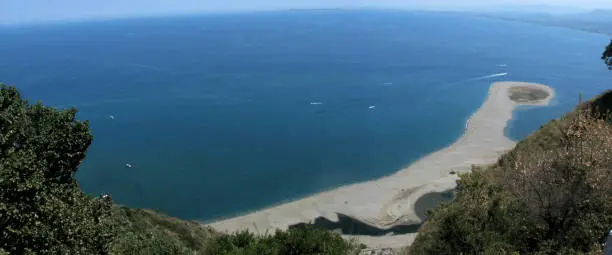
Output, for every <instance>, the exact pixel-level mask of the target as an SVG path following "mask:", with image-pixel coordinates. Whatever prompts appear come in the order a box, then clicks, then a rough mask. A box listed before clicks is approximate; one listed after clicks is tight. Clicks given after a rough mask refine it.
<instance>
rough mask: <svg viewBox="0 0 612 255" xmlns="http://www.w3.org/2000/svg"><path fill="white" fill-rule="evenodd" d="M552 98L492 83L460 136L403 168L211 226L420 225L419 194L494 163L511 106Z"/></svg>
mask: <svg viewBox="0 0 612 255" xmlns="http://www.w3.org/2000/svg"><path fill="white" fill-rule="evenodd" d="M511 89H512V93H513V94H512V95H513V98H521V99H525V98H530V97H520V96H519V97H516V93H518V92H520V91H521V89H523V90H524V91H526V93H527V92H533V91H534V90H539V94H538V95H539V96H540V97H544V98H538V99H535V100H534V99H533V98H532V99H531V100H516V99H515V100H516V101H513V100H511V99H510V93H511V92H510V90H511ZM543 92H546V93H543ZM542 95H544V96H542ZM553 97H554V91H553V89H551V88H550V87H548V86H545V85H541V84H534V83H524V82H499V83H494V84H492V85H491V87H490V89H489V94H488V97H487V99H486V100H485V102H484V103H483V104H482V106H481V107H480V108H479V109H478V110H477V111H476V112H474V114H473V115H472V116H471V117H470V118H469V119H468V120H467V123H466V130H465V133H464V134H463V136H461V137H460V138H459V139H458V140H457V141H456V142H455V143H453V144H452V145H450V146H448V147H446V148H443V149H441V150H438V151H436V152H433V153H431V154H429V155H427V156H425V157H423V158H421V159H420V160H418V161H416V162H414V163H413V164H411V165H410V166H409V167H407V168H404V169H401V170H399V171H397V172H396V173H394V174H392V175H389V176H387V177H383V178H380V179H377V180H372V181H367V182H362V183H357V184H352V185H347V186H343V187H339V188H337V189H333V190H329V191H325V192H322V193H319V194H315V195H312V196H309V197H306V198H303V199H300V200H296V201H293V202H290V203H286V204H282V205H278V206H274V207H271V208H267V209H263V210H260V211H257V212H253V213H250V214H247V215H244V216H239V217H236V218H231V219H226V220H222V221H218V222H214V223H211V224H209V225H210V226H212V227H213V228H215V229H217V230H220V231H228V232H234V231H236V230H241V229H249V230H251V231H254V232H256V233H265V232H266V231H267V232H271V231H273V230H275V229H287V228H288V227H289V226H291V225H294V224H298V223H309V222H313V221H314V220H315V219H317V218H319V217H325V218H326V219H328V220H330V221H338V213H339V214H343V215H346V216H349V217H351V218H353V219H355V220H358V221H360V222H363V223H365V224H367V225H370V226H373V227H376V228H379V229H390V228H393V227H396V226H400V225H411V224H420V223H421V219H420V218H419V217H418V216H417V215H416V213H415V208H414V204H415V202H416V201H417V200H418V199H419V198H420V197H421V196H422V195H424V194H427V193H430V192H442V191H446V190H449V189H452V188H454V187H455V186H456V180H457V178H458V177H457V175H456V174H451V172H457V173H459V172H465V171H469V170H470V168H471V165H483V164H490V163H494V162H495V161H496V159H497V158H498V157H499V155H500V154H502V153H504V152H505V151H507V150H509V149H512V148H513V147H514V145H515V142H514V141H512V140H510V139H509V138H507V137H506V136H505V135H504V129H505V127H506V125H507V122H508V121H509V120H510V119H511V118H512V112H513V111H514V109H515V108H516V107H518V106H522V105H532V106H542V105H548V104H549V102H550V100H551V99H552V98H553ZM228 192H231V191H228ZM235 202H236V203H239V202H240V201H235ZM415 236H416V233H408V234H396V235H393V234H387V235H379V236H366V235H357V236H356V235H345V237H347V238H350V237H356V238H357V239H358V241H360V242H362V243H364V244H366V245H367V246H369V247H391V248H397V247H403V246H407V245H409V244H410V243H412V241H413V240H414V238H415Z"/></svg>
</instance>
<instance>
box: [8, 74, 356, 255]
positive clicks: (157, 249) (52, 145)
mask: <svg viewBox="0 0 612 255" xmlns="http://www.w3.org/2000/svg"><path fill="white" fill-rule="evenodd" d="M75 116H76V109H74V108H73V109H67V110H58V109H56V108H52V107H46V106H44V105H42V104H41V103H40V102H39V103H36V104H30V103H28V102H27V101H26V100H24V99H23V98H21V96H20V94H19V92H18V91H17V89H16V88H15V87H9V86H5V85H2V84H0V254H6V253H8V254H130V255H131V254H143V255H144V254H147V255H148V254H271V255H273V254H348V253H349V252H351V251H352V250H354V247H356V246H353V245H352V244H351V243H349V242H347V241H345V240H344V239H342V238H341V237H340V235H338V234H336V233H332V232H327V231H323V230H316V229H292V230H289V231H278V232H276V233H274V234H273V235H264V236H255V235H253V234H250V233H248V232H240V233H235V234H231V235H228V234H221V233H217V232H215V231H213V230H212V229H209V228H206V227H204V226H202V225H201V224H200V223H198V222H195V221H184V220H180V219H176V218H172V217H168V216H166V215H164V214H162V213H157V212H153V211H150V210H144V209H134V208H129V207H124V206H118V205H115V204H113V201H112V200H111V198H110V197H99V198H97V197H92V196H89V195H87V194H84V193H83V192H82V191H81V190H80V189H79V186H78V183H77V181H76V180H75V178H74V176H75V173H76V172H77V170H78V166H79V164H80V163H81V162H82V161H83V160H84V159H85V154H86V151H87V148H88V147H89V145H90V144H91V143H92V139H93V137H92V135H91V133H90V130H89V125H88V122H87V121H78V120H76V117H75Z"/></svg>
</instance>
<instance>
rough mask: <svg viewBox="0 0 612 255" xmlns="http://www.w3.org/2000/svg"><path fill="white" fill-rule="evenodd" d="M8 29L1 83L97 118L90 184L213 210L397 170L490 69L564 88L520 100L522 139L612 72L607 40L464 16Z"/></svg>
mask: <svg viewBox="0 0 612 255" xmlns="http://www.w3.org/2000/svg"><path fill="white" fill-rule="evenodd" d="M0 38H2V40H0V56H2V61H0V80H2V81H3V82H5V83H9V84H15V85H16V86H17V87H19V88H20V89H21V90H22V91H23V92H24V94H25V95H26V96H27V97H28V98H30V99H32V100H42V101H43V102H44V103H46V104H50V105H55V106H58V107H66V106H77V107H78V108H79V110H80V113H79V117H80V118H81V119H88V120H90V121H91V127H92V129H93V133H94V135H95V141H94V144H93V145H92V147H91V148H90V150H89V153H88V157H87V159H86V162H85V163H84V164H83V166H82V167H81V169H80V171H79V173H78V176H77V178H78V179H79V181H80V184H81V186H82V187H83V188H84V189H85V191H87V192H89V193H91V194H98V193H101V192H109V193H110V194H111V195H112V196H113V198H114V199H115V200H116V202H118V203H122V204H127V205H131V206H136V207H147V208H154V209H159V210H162V211H165V212H167V213H168V214H170V215H172V216H178V217H183V218H187V219H197V220H204V221H208V220H212V219H216V218H219V217H228V216H231V215H236V214H239V213H244V212H246V211H250V210H256V209H260V208H263V207H267V206H270V205H273V204H277V203H280V202H282V201H287V200H292V199H296V198H299V197H303V196H306V195H308V194H313V193H316V192H319V191H322V190H325V189H330V188H334V187H338V186H340V185H344V184H349V183H354V182H359V181H364V180H369V179H373V178H378V177H382V176H385V175H389V174H391V173H393V172H394V171H396V170H398V169H400V168H402V167H404V166H406V165H408V164H410V162H412V161H414V160H416V159H418V158H419V157H422V156H423V155H425V154H427V153H430V152H433V151H435V150H437V149H439V148H442V147H444V146H446V145H449V144H451V143H452V142H454V140H456V139H457V138H458V137H459V136H460V135H461V134H462V132H463V128H464V126H465V120H466V119H467V118H468V117H469V116H470V115H471V114H472V113H473V112H474V111H475V110H476V109H477V108H478V107H479V106H480V104H481V103H482V102H483V100H484V99H485V97H486V93H487V90H488V87H489V85H490V83H492V82H495V81H500V80H517V81H530V82H539V83H544V84H549V85H551V86H552V87H553V88H555V89H556V90H557V98H556V99H555V100H554V104H553V105H552V106H551V107H546V108H533V109H530V108H521V109H519V110H518V111H517V112H516V113H515V117H516V118H515V119H514V120H513V121H512V122H511V123H509V124H510V125H509V128H508V129H507V131H506V133H507V135H508V136H509V137H511V138H513V139H520V138H522V137H524V136H525V135H527V134H529V133H530V132H532V131H533V130H535V129H537V128H538V127H539V126H540V125H542V124H544V123H546V122H547V121H548V120H550V119H552V118H555V117H558V116H561V115H562V114H563V113H565V112H566V111H568V110H570V109H571V108H572V107H573V106H574V105H575V103H576V102H577V99H578V93H579V92H583V93H584V96H585V98H589V97H591V96H594V95H596V94H597V93H599V92H601V91H603V90H604V89H607V88H608V86H609V85H610V84H612V72H609V71H607V70H606V68H605V67H604V66H603V64H602V63H601V61H600V60H599V56H600V53H601V50H602V49H603V46H604V45H605V44H606V43H607V42H608V39H609V38H607V37H606V36H603V35H597V34H589V33H585V32H580V31H573V30H568V29H563V28H554V27H543V26H537V25H530V24H522V23H514V22H506V21H495V20H487V19H481V18H472V17H467V16H462V15H457V14H442V13H427V12H391V11H330V12H325V13H312V12H267V13H266V12H262V13H252V14H224V15H209V16H189V17H172V18H155V19H133V20H115V21H106V22H92V23H69V24H51V25H38V26H26V27H9V28H2V29H0ZM499 73H508V75H506V76H497V77H491V75H494V74H499ZM315 102H320V103H321V104H312V103H315ZM370 106H375V109H368V108H369V107H370ZM109 115H113V116H114V119H111V118H109ZM128 162H129V163H131V164H132V165H133V166H134V167H133V168H126V167H125V164H126V163H128ZM228 190H229V191H230V192H228ZM235 201H240V203H236V202H235Z"/></svg>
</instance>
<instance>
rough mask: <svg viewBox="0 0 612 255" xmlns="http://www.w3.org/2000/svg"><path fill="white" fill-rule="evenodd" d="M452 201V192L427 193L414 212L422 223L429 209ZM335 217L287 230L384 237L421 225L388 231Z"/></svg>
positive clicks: (412, 231) (414, 230) (417, 228)
mask: <svg viewBox="0 0 612 255" xmlns="http://www.w3.org/2000/svg"><path fill="white" fill-rule="evenodd" d="M452 199H453V192H452V190H449V191H445V192H432V193H427V194H425V195H423V196H422V197H420V198H419V199H418V200H417V202H416V204H415V211H416V213H417V216H418V217H419V219H421V221H422V222H424V221H425V220H426V217H427V216H426V212H427V211H428V210H429V209H432V208H434V207H435V206H437V205H438V204H439V203H440V202H445V201H450V200H452ZM336 215H338V222H334V221H331V220H328V219H327V218H325V217H318V218H316V219H315V221H314V223H298V224H295V225H291V226H289V228H290V229H293V228H306V227H314V228H321V229H326V230H331V231H338V232H339V233H341V234H343V235H367V236H385V235H403V234H411V233H416V232H417V231H418V230H419V228H420V227H421V225H422V223H417V224H406V225H396V226H393V227H391V228H388V229H383V228H377V227H374V226H371V225H369V224H366V223H364V222H362V221H360V220H357V219H354V218H352V217H350V216H348V215H345V214H341V213H336Z"/></svg>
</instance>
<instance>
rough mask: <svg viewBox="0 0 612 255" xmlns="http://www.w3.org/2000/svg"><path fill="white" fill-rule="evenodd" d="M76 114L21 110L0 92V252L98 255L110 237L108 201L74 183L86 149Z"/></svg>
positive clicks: (5, 89) (15, 97) (7, 91)
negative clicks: (94, 196)
mask: <svg viewBox="0 0 612 255" xmlns="http://www.w3.org/2000/svg"><path fill="white" fill-rule="evenodd" d="M75 115H76V109H74V108H73V109H68V110H58V109H56V108H52V107H46V106H44V105H42V104H41V103H40V102H39V103H36V104H29V103H28V102H27V101H26V100H24V99H22V98H21V96H20V94H19V92H18V91H17V89H16V88H15V87H9V86H6V85H3V84H0V250H5V251H7V252H9V253H11V254H30V253H36V254H50V253H53V254H105V253H107V252H108V250H109V248H110V247H109V245H110V243H111V241H112V240H113V238H114V236H115V233H114V227H113V223H112V222H113V221H112V213H111V207H112V201H110V200H107V199H98V198H92V197H90V196H87V195H85V194H83V192H81V191H80V189H79V187H78V184H77V182H76V180H75V178H74V175H75V173H76V171H77V168H78V166H79V164H80V163H81V161H82V160H83V159H84V158H85V152H86V150H87V148H88V147H89V145H90V144H91V142H92V135H91V133H90V131H89V125H88V123H87V122H81V121H77V120H76V116H75Z"/></svg>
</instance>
